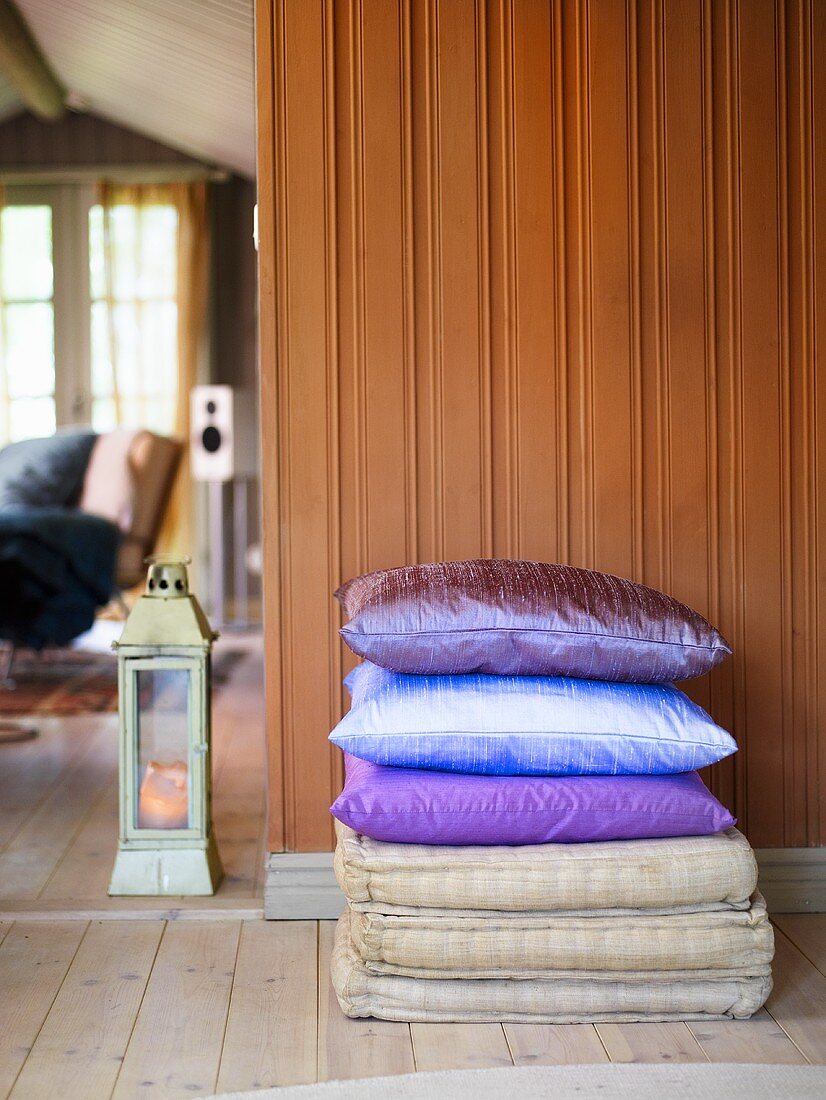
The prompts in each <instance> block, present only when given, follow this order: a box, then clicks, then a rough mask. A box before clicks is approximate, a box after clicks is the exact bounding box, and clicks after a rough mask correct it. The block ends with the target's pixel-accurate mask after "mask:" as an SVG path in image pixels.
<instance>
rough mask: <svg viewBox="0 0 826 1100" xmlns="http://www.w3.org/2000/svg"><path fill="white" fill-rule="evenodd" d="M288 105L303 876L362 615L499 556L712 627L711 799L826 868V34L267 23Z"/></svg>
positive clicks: (292, 808)
mask: <svg viewBox="0 0 826 1100" xmlns="http://www.w3.org/2000/svg"><path fill="white" fill-rule="evenodd" d="M258 90H259V158H260V165H259V167H260V225H261V340H262V381H263V410H264V478H265V480H264V493H265V501H264V503H265V513H266V518H265V524H266V562H267V565H266V581H267V593H266V606H267V661H268V666H267V685H268V716H269V717H268V722H269V728H268V735H269V746H270V844H271V848H272V850H274V851H275V850H279V849H281V848H282V847H286V848H289V849H298V850H313V849H326V848H327V847H328V846H329V845H330V842H331V831H330V822H329V819H328V816H327V806H328V804H329V802H330V800H331V799H332V798H333V797H334V795H335V794H336V793H337V790H338V788H339V784H340V762H339V760H338V759H337V755H336V753H335V752H334V751H333V750H331V749H330V747H329V746H328V743H327V741H326V736H327V733H328V731H329V729H330V728H331V726H332V724H333V723H334V722H335V721H336V719H337V716H338V715H339V713H340V711H341V708H342V698H341V691H340V688H339V682H340V677H341V674H342V671H343V669H345V668H346V667H347V666H348V662H349V657H348V655H347V654H346V653H345V652H344V650H343V649H342V647H341V645H340V643H339V641H338V639H337V634H336V631H337V628H338V626H339V624H340V620H339V613H338V609H337V607H336V606H335V604H334V603H333V601H332V599H331V595H330V593H331V591H332V590H333V589H334V588H335V587H336V585H337V584H338V583H339V582H340V581H341V580H342V579H344V578H346V577H349V576H351V575H354V574H356V573H359V572H362V571H364V570H368V569H376V568H380V567H384V566H392V565H398V564H402V563H406V562H413V561H428V560H436V559H443V558H461V557H468V556H477V555H479V556H489V555H495V556H521V557H532V558H540V559H545V560H551V561H554V560H559V561H567V562H572V563H574V564H577V565H582V566H590V567H595V568H598V569H605V570H610V571H613V572H616V573H620V574H622V575H625V576H630V577H634V578H636V579H639V580H643V581H645V582H647V583H648V584H652V585H654V586H656V587H658V588H663V589H665V590H667V591H668V592H671V593H673V594H674V595H675V596H677V597H679V598H680V599H683V600H685V601H687V602H688V603H689V604H691V605H693V606H695V607H697V608H698V609H699V610H701V611H702V612H704V613H706V614H708V615H709V617H710V618H711V619H712V620H713V621H714V622H715V623H717V624H719V626H720V627H721V628H722V630H723V631H724V633H725V634H726V635H727V637H728V638H729V639H730V641H731V642H732V644H733V646H734V649H735V654H736V656H735V659H734V660H733V661H729V662H728V663H727V664H726V665H724V666H723V667H722V668H720V669H719V670H717V671H716V672H715V674H714V675H713V676H711V677H710V678H708V679H707V680H706V681H702V682H698V683H696V684H694V685H692V687H691V689H690V690H691V692H692V694H693V695H694V696H695V697H696V698H697V699H698V700H700V701H701V702H702V703H703V704H704V705H706V706H707V707H708V708H709V709H710V710H711V711H712V713H713V714H714V715H715V717H716V718H717V719H718V720H719V721H720V722H721V723H722V724H723V725H725V726H727V727H728V728H729V729H731V730H732V731H733V733H734V734H735V736H736V737H737V740H738V742H739V744H740V746H741V751H740V753H739V754H738V755H737V757H736V758H734V759H733V760H731V761H728V762H725V763H724V764H723V765H721V766H719V767H718V768H716V769H715V770H714V771H713V772H712V775H711V781H712V783H713V786H714V788H715V790H716V791H717V793H718V794H719V795H720V796H721V797H722V798H723V799H724V800H725V801H726V802H727V803H728V804H729V805H731V806H732V808H733V809H734V810H735V812H736V813H737V814H738V816H739V818H740V820H741V823H742V825H743V826H744V827H745V829H746V831H747V832H748V835H749V837H750V838H751V840H752V842H753V843H754V844H755V845H757V846H762V847H771V846H804V845H814V844H820V843H822V842H823V841H824V840H825V839H826V835H824V834H825V832H826V814H824V812H823V807H824V801H826V686H824V685H826V664H824V660H825V659H826V596H824V580H825V579H826V578H825V577H824V569H825V568H826V544H825V543H824V536H826V528H824V522H826V509H824V505H823V490H824V486H826V476H825V475H826V471H824V462H825V461H826V434H824V427H826V384H824V383H823V380H822V379H821V381H820V385H818V378H817V375H818V370H819V369H820V368H822V356H823V352H822V350H821V347H822V346H823V345H824V344H826V316H824V313H826V300H824V286H826V282H824V280H825V279H826V232H825V226H824V219H826V3H823V2H821V0H785V2H784V0H776V2H773V0H739V3H738V2H737V0H590V2H586V0H581V2H577V0H488V2H485V0H476V2H474V0H275V2H273V0H259V3H258ZM818 334H820V340H819V341H818Z"/></svg>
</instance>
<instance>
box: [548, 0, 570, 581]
mask: <svg viewBox="0 0 826 1100" xmlns="http://www.w3.org/2000/svg"><path fill="white" fill-rule="evenodd" d="M562 19H563V15H562V0H553V11H552V16H551V46H550V49H551V74H552V76H551V79H552V86H551V89H552V90H551V94H552V97H553V98H552V102H553V115H552V126H553V131H552V132H553V199H554V218H553V259H554V264H553V270H554V282H555V290H556V294H555V296H554V334H555V337H556V342H555V345H554V380H555V385H556V398H557V404H556V424H555V428H556V469H557V479H556V514H557V535H556V538H557V546H558V548H559V558H560V561H563V562H568V561H570V558H571V517H570V492H569V481H570V476H571V475H570V465H569V461H568V457H569V449H568V446H569V445H568V400H569V389H568V374H567V369H566V367H567V362H566V354H565V352H566V348H567V345H568V325H567V313H566V309H565V303H566V300H567V287H566V280H567V275H566V270H565V250H566V233H565V170H566V167H567V158H566V156H565V113H564V102H563V95H564V86H565V85H564V74H563V63H564V62H563V26H562Z"/></svg>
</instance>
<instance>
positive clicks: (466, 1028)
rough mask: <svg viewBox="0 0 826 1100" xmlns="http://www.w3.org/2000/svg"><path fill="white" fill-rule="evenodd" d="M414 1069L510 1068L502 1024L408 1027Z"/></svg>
mask: <svg viewBox="0 0 826 1100" xmlns="http://www.w3.org/2000/svg"><path fill="white" fill-rule="evenodd" d="M410 1033H411V1035H412V1037H413V1056H414V1058H415V1061H416V1069H417V1070H418V1071H419V1072H422V1071H424V1070H437V1069H483V1068H485V1067H489V1066H512V1065H513V1059H512V1058H511V1052H510V1049H509V1047H508V1041H507V1039H506V1038H505V1032H504V1030H503V1028H502V1024H411V1025H410Z"/></svg>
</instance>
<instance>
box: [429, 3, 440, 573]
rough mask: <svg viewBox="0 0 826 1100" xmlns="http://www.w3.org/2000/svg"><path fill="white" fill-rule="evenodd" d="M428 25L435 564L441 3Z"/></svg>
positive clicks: (432, 10) (431, 7) (436, 557)
mask: <svg viewBox="0 0 826 1100" xmlns="http://www.w3.org/2000/svg"><path fill="white" fill-rule="evenodd" d="M427 10H428V21H427V29H426V41H427V49H428V63H429V66H428V75H429V86H428V88H429V93H430V97H429V107H430V111H429V123H430V129H429V136H430V142H431V145H430V150H429V152H430V176H429V197H430V215H431V219H432V230H431V234H430V243H431V248H432V249H433V258H432V261H431V268H430V277H431V313H430V319H431V326H432V328H431V344H430V366H431V402H432V406H431V408H432V412H431V419H430V425H431V468H432V474H433V490H432V497H433V540H434V550H433V553H434V561H438V560H440V559H441V558H443V557H444V553H445V508H444V474H443V464H442V456H443V454H444V419H443V417H444V398H443V391H444V363H443V361H442V350H441V343H440V333H441V328H442V286H443V281H442V225H441V215H440V211H441V172H440V169H439V165H440V149H441V144H442V142H441V127H440V107H439V103H440V89H439V80H440V62H439V5H438V0H428V9H427Z"/></svg>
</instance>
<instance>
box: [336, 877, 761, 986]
mask: <svg viewBox="0 0 826 1100" xmlns="http://www.w3.org/2000/svg"><path fill="white" fill-rule="evenodd" d="M350 933H351V936H352V940H353V945H354V947H355V950H356V952H357V954H358V956H359V958H360V959H361V960H362V961H363V962H364V963H365V965H366V967H367V969H368V970H369V971H371V972H372V973H376V974H402V975H407V976H409V977H444V978H451V977H457V976H460V977H465V978H498V977H526V976H533V975H536V974H541V973H543V972H546V971H549V970H552V971H555V972H565V973H573V974H574V975H576V972H577V971H582V970H589V971H594V970H601V971H602V970H604V971H611V972H619V973H623V972H625V971H629V970H634V971H683V972H685V971H699V970H702V971H712V970H713V971H715V972H718V973H720V974H722V975H725V972H726V971H731V970H740V971H742V972H744V973H749V974H753V975H756V974H763V975H765V974H768V973H769V971H770V966H771V961H772V957H773V955H774V934H773V931H772V926H771V924H770V923H769V920H768V916H767V914H766V903H765V901H764V900H763V898H762V897H761V896H760V895H759V894H756V895H755V897H754V899H753V902H752V905H751V907H750V908H749V909H746V910H735V909H730V910H724V911H720V912H716V913H688V914H683V915H675V916H651V915H640V914H638V913H635V912H631V911H627V912H626V913H624V914H623V915H622V916H610V917H608V916H604V915H603V913H602V911H600V910H592V911H591V913H590V914H589V915H588V916H585V917H583V916H571V915H570V914H568V913H562V914H555V915H553V916H537V915H534V914H528V915H519V916H515V915H513V914H509V915H504V916H503V915H495V916H494V915H492V914H491V915H488V916H484V917H461V916H456V915H455V914H453V915H451V916H433V915H432V914H431V913H430V912H429V911H423V912H422V914H421V915H418V916H394V915H391V916H387V915H385V914H381V913H361V912H352V913H351V918H350Z"/></svg>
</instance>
